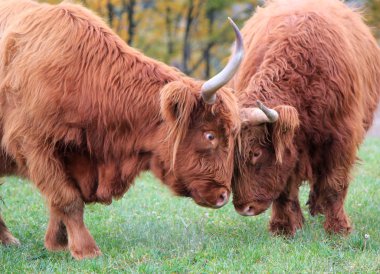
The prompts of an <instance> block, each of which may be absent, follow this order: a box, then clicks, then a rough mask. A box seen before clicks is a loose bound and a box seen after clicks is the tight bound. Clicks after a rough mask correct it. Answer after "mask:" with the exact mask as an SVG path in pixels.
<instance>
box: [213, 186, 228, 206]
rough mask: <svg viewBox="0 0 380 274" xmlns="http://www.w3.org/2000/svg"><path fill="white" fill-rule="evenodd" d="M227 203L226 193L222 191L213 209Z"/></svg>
mask: <svg viewBox="0 0 380 274" xmlns="http://www.w3.org/2000/svg"><path fill="white" fill-rule="evenodd" d="M227 202H228V193H227V191H225V190H224V191H223V192H222V193H221V194H220V195H219V198H218V199H217V201H216V204H215V207H217V208H219V207H222V206H224V205H225V204H227Z"/></svg>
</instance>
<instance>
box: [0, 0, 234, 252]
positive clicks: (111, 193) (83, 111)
mask: <svg viewBox="0 0 380 274" xmlns="http://www.w3.org/2000/svg"><path fill="white" fill-rule="evenodd" d="M0 31H1V32H0V37H1V41H0V58H1V59H0V61H1V62H0V81H1V85H0V92H1V94H0V119H1V120H0V121H1V130H2V149H3V155H5V157H6V162H7V163H8V164H9V165H8V166H9V167H11V169H6V168H5V170H4V172H3V174H9V173H11V174H18V175H22V176H25V177H27V178H29V179H31V180H32V181H33V182H34V184H35V185H36V186H37V188H38V189H39V190H40V191H41V193H42V194H43V195H44V196H45V198H46V199H47V202H48V205H49V207H50V222H49V226H48V231H47V233H46V241H45V246H46V247H47V248H48V249H50V250H59V249H64V248H66V247H67V246H68V247H69V249H70V251H71V253H72V255H73V256H74V257H75V258H77V259H80V258H86V257H93V256H97V255H98V254H100V251H99V249H98V247H97V246H96V244H95V242H94V240H93V239H92V237H91V235H90V233H89V232H88V231H87V229H86V227H85V225H84V223H83V208H84V203H88V202H103V203H111V201H112V199H113V198H119V197H121V196H122V195H123V194H124V193H125V192H126V191H127V190H128V188H129V187H130V185H131V184H132V182H133V180H134V178H135V177H136V176H137V175H138V174H139V173H140V172H141V171H143V170H149V169H150V170H152V171H153V172H154V173H155V174H156V175H157V176H158V177H159V178H160V179H161V180H162V181H163V182H164V183H165V184H167V185H168V186H169V187H170V188H171V189H172V190H173V191H174V192H175V193H176V194H178V195H182V196H188V197H192V198H193V199H194V200H195V202H196V203H198V204H200V205H202V206H209V207H215V206H216V205H218V204H220V200H221V198H223V197H225V195H228V194H229V192H230V183H231V178H232V170H233V168H232V167H233V147H234V137H235V136H236V133H237V132H238V130H239V127H240V120H239V114H238V107H237V103H236V100H235V97H234V96H233V95H232V92H231V90H230V89H227V88H222V89H221V90H219V91H218V94H217V101H216V103H215V104H213V105H208V104H205V103H204V102H203V101H202V99H201V96H200V88H201V85H202V83H200V82H197V81H195V80H193V79H191V78H188V77H186V76H185V75H183V74H182V73H180V72H179V71H178V70H176V69H174V68H171V67H169V66H166V65H165V64H163V63H160V62H157V61H155V60H152V59H150V58H148V57H146V56H144V55H143V54H141V53H139V52H138V51H136V50H134V49H133V48H130V47H128V46H127V45H126V44H125V43H124V42H123V41H122V40H121V39H120V38H119V37H118V36H117V35H115V34H114V33H113V32H112V31H111V30H110V29H109V28H108V27H107V26H106V24H105V23H104V22H103V21H102V20H100V19H99V18H98V17H97V16H95V15H94V14H92V13H91V12H90V11H88V10H87V9H85V8H83V7H81V6H78V5H73V4H68V3H62V4H60V5H57V6H53V5H48V4H38V3H36V2H32V1H29V0H19V1H8V0H7V1H0ZM207 133H212V134H213V135H214V136H215V138H214V139H213V140H209V139H207V138H206V137H207V136H206V135H207ZM4 166H5V162H4ZM2 168H3V167H2ZM1 224H2V223H1ZM4 227H5V225H2V226H0V235H1V234H2V233H4V231H5V229H4ZM66 233H67V235H68V238H67V236H66Z"/></svg>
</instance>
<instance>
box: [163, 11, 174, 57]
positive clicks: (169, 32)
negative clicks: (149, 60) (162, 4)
mask: <svg viewBox="0 0 380 274" xmlns="http://www.w3.org/2000/svg"><path fill="white" fill-rule="evenodd" d="M172 25H173V20H172V9H171V8H170V7H166V14H165V26H166V34H167V52H166V54H167V56H166V62H168V61H169V59H170V57H171V56H172V54H173V53H174V41H173V32H172Z"/></svg>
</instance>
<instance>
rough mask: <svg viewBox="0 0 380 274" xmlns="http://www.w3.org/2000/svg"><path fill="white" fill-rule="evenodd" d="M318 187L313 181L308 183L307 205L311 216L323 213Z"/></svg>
mask: <svg viewBox="0 0 380 274" xmlns="http://www.w3.org/2000/svg"><path fill="white" fill-rule="evenodd" d="M320 198H321V195H320V194H319V187H318V185H317V184H314V183H313V182H311V183H310V193H309V199H308V201H307V203H306V204H307V205H308V206H309V212H310V215H311V216H316V215H318V214H323V206H322V200H321V199H320Z"/></svg>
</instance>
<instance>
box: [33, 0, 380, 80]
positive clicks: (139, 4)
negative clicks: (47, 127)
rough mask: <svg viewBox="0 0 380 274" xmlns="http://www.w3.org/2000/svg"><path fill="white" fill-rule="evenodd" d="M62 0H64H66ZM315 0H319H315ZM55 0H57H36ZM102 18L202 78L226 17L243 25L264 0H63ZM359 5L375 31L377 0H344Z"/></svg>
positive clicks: (220, 49) (226, 29) (213, 66)
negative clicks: (79, 5)
mask: <svg viewBox="0 0 380 274" xmlns="http://www.w3.org/2000/svg"><path fill="white" fill-rule="evenodd" d="M66 1H67V0H66ZM316 1H318V0H316ZM40 2H49V3H59V2H61V0H40ZM68 2H77V3H82V4H83V5H84V6H86V7H88V8H90V9H92V10H93V11H95V12H96V13H97V14H98V15H100V16H101V17H103V18H104V20H106V22H108V24H109V25H110V26H111V27H112V28H113V29H114V31H115V32H116V33H118V34H119V35H120V37H122V38H123V39H124V40H125V41H126V42H127V43H128V44H129V45H131V46H133V47H135V48H138V49H139V50H140V51H142V52H143V53H144V54H146V55H148V56H151V57H153V58H155V59H159V60H161V61H163V62H165V63H167V64H169V65H172V66H175V67H178V68H179V69H181V70H182V71H183V72H185V73H186V74H189V75H192V76H195V77H198V78H202V79H207V78H209V77H210V76H212V75H214V74H215V73H217V72H218V71H219V70H221V69H222V68H223V66H224V64H225V63H226V62H227V60H228V57H229V55H230V48H231V43H232V41H233V40H234V32H233V31H232V29H231V27H230V25H229V23H228V21H227V17H228V16H230V17H232V18H233V19H234V21H235V22H236V23H237V25H238V26H240V27H241V26H243V24H244V21H245V20H247V19H248V18H249V17H250V16H251V14H252V13H253V11H254V9H255V7H257V6H258V5H261V4H263V2H264V1H263V0H68ZM346 2H348V4H349V5H353V6H358V7H362V8H364V11H365V16H366V19H367V21H368V23H369V24H370V25H372V26H373V27H374V28H373V30H374V33H375V34H376V35H377V37H380V0H347V1H346Z"/></svg>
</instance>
